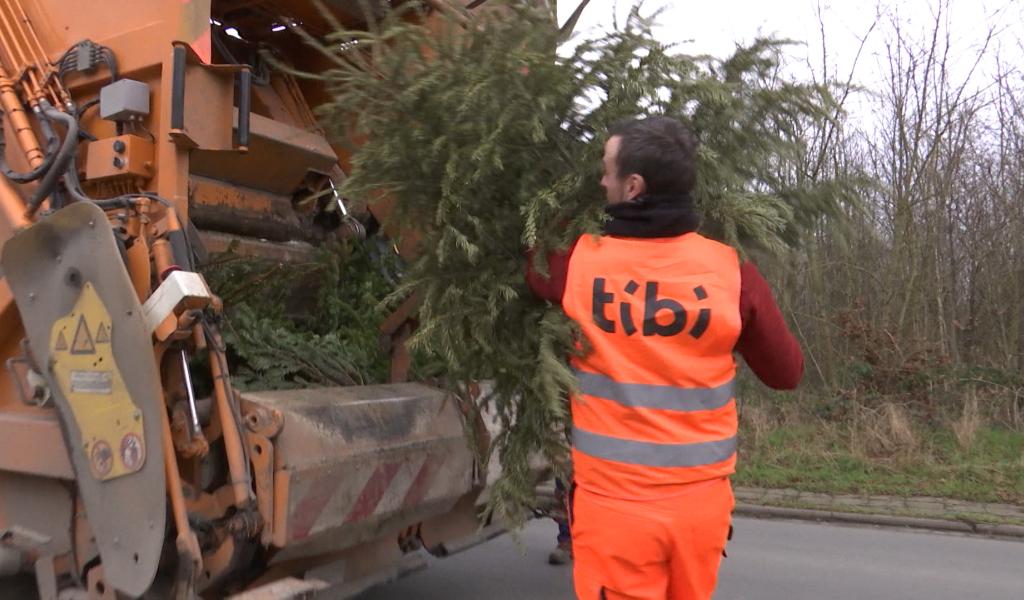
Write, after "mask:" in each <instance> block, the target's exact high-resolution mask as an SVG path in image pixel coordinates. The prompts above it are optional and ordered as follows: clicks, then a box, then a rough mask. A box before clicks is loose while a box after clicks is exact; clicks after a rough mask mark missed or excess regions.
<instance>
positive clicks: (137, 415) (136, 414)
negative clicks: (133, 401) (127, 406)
mask: <svg viewBox="0 0 1024 600" xmlns="http://www.w3.org/2000/svg"><path fill="white" fill-rule="evenodd" d="M132 418H133V419H135V420H136V421H139V420H141V419H142V413H141V412H139V411H138V410H136V411H135V412H133V413H132Z"/></svg>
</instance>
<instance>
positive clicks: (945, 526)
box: [733, 503, 1024, 541]
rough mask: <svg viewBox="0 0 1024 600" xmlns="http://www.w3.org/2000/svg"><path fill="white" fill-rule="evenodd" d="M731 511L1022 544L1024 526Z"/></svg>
mask: <svg viewBox="0 0 1024 600" xmlns="http://www.w3.org/2000/svg"><path fill="white" fill-rule="evenodd" d="M733 512H734V514H737V515H740V516H744V517H754V518H758V519H797V520H800V521H821V522H831V523H851V524H856V525H879V526H882V527H902V528H909V529H927V530H931V531H948V532H954V533H966V534H973V535H984V536H988V537H999V538H1009V539H1014V540H1020V541H1024V527H1021V526H1019V525H1005V524H1003V525H1000V524H992V523H967V522H965V521H949V520H946V519H928V518H922V517H899V516H892V515H873V514H863V513H849V512H838V511H830V510H817V509H807V508H783V507H781V506H761V505H757V504H744V503H738V504H736V509H735V510H734V511H733Z"/></svg>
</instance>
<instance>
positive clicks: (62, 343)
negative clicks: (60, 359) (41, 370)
mask: <svg viewBox="0 0 1024 600" xmlns="http://www.w3.org/2000/svg"><path fill="white" fill-rule="evenodd" d="M53 349H54V350H55V351H57V352H63V351H65V350H67V349H68V340H67V338H65V337H64V332H63V331H61V332H60V333H58V334H57V343H56V344H54V346H53Z"/></svg>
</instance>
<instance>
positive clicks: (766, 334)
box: [736, 262, 804, 390]
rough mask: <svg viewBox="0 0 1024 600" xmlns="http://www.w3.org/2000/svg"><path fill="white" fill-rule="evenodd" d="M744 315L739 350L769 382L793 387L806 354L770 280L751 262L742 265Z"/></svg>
mask: <svg viewBox="0 0 1024 600" xmlns="http://www.w3.org/2000/svg"><path fill="white" fill-rule="evenodd" d="M740 280H741V281H740V317H741V318H742V320H743V329H742V330H741V332H740V339H739V341H738V342H737V343H736V351H737V352H739V353H740V354H741V355H742V356H743V360H745V361H746V362H747V366H749V367H750V370H751V371H753V372H754V374H755V375H757V377H758V379H760V380H761V381H763V382H764V384H765V385H767V386H768V387H770V388H772V389H776V390H792V389H795V388H796V386H797V385H798V384H799V383H800V379H801V378H802V377H803V374H804V355H803V352H801V351H800V344H799V343H798V342H797V341H796V338H795V337H793V334H792V333H791V332H790V331H789V327H788V326H787V325H786V320H785V319H784V318H783V317H782V312H781V311H780V310H779V307H778V305H777V304H776V303H775V298H774V297H772V290H771V288H770V287H769V286H768V282H767V281H765V280H764V277H762V276H761V272H760V271H758V270H757V267H755V266H754V264H753V263H751V262H745V263H743V264H742V265H740Z"/></svg>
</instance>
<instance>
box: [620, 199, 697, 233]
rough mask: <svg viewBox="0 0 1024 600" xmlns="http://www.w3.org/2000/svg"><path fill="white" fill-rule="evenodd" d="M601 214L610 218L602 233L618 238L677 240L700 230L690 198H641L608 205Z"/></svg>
mask: <svg viewBox="0 0 1024 600" xmlns="http://www.w3.org/2000/svg"><path fill="white" fill-rule="evenodd" d="M604 210H605V212H606V213H608V215H609V216H611V220H610V221H608V222H607V223H605V226H604V232H605V234H606V235H614V236H617V237H631V238H664V237H676V236H680V235H683V234H684V233H690V232H691V231H696V230H697V227H699V226H700V215H698V214H697V210H696V209H695V208H694V206H693V200H692V199H691V198H690V196H689V195H683V196H655V195H644V196H640V197H638V198H637V199H636V200H633V201H628V202H618V203H616V204H609V205H608V206H606V207H605V209H604Z"/></svg>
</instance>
